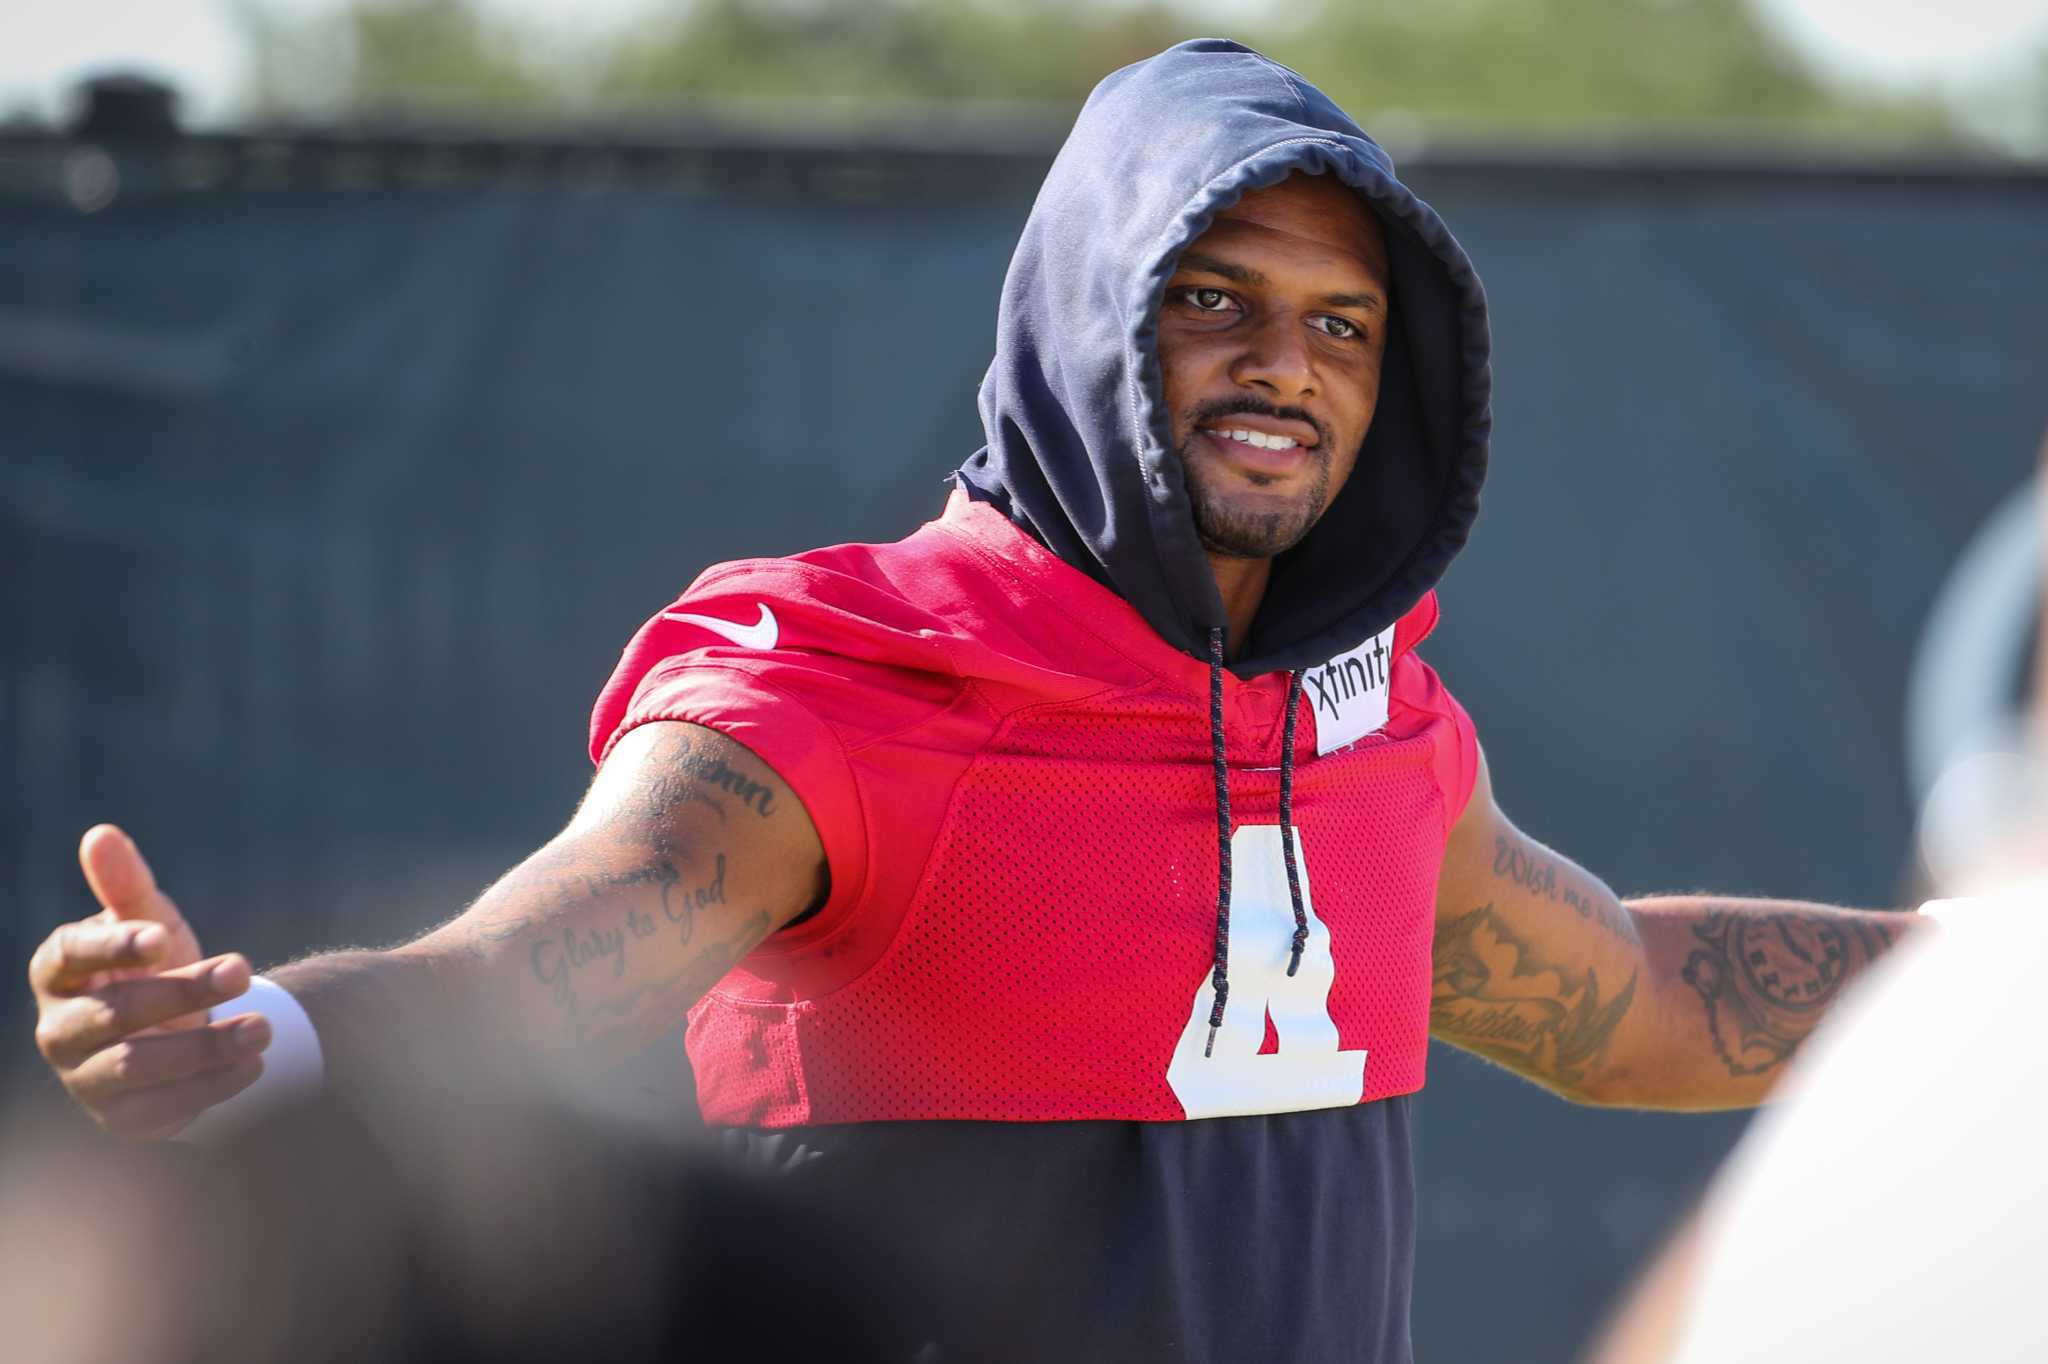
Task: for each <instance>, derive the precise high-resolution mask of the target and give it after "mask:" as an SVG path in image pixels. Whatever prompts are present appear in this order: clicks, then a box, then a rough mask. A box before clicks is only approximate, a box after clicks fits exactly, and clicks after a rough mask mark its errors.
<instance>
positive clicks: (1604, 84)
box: [242, 0, 1962, 143]
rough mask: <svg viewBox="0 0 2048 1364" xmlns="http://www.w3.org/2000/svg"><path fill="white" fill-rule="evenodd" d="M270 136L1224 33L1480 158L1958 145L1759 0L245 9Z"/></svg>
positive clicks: (372, 4) (956, 76) (824, 81)
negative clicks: (1643, 145) (1693, 144)
mask: <svg viewBox="0 0 2048 1364" xmlns="http://www.w3.org/2000/svg"><path fill="white" fill-rule="evenodd" d="M242 12H243V15H244V18H245V20H246V27H247V30H248V32H249V34H250V37H251V40H252V42H251V47H252V52H253V56H254V62H253V76H252V80H251V84H250V89H249V94H250V102H251V104H252V105H253V106H254V107H255V108H256V109H258V110H259V111H261V112H264V113H269V114H291V113H305V112H319V113H334V112H347V113H350V114H356V115H362V114H371V113H390V112H420V111H428V112H440V113H450V112H456V111H460V112H464V113H469V114H478V113H482V114H490V113H508V112H519V111H524V112H529V113H531V114H534V115H537V116H544V117H546V116H564V115H586V116H587V115H594V114H611V115H618V114H641V113H646V112H651V111H658V110H659V109H660V108H661V107H662V106H664V105H673V104H675V103H677V102H679V101H683V100H688V99H692V98H704V97H715V98H721V99H728V100H732V99H739V100H747V101H757V102H761V103H762V104H763V105H764V107H765V106H766V105H768V104H769V103H771V102H776V101H781V102H785V103H787V102H789V101H802V100H806V99H816V98H819V97H831V98H839V99H844V100H848V101H859V102H861V103H862V104H864V105H872V106H874V107H877V108H887V107H889V106H891V105H900V104H902V103H904V102H907V101H934V100H943V101H959V100H978V101H1003V102H1031V103H1040V104H1047V105H1060V106H1069V107H1071V106H1072V105H1074V104H1076V103H1078V102H1079V100H1080V99H1081V98H1082V97H1083V96H1084V95H1085V94H1086V93H1087V91H1088V89H1089V88H1090V87H1091V86H1092V85H1093V84H1094V82H1095V81H1096V80H1098V79H1100V77H1101V76H1102V75H1103V74H1104V73H1105V72H1108V71H1110V70H1113V69H1115V68H1116V67H1118V66H1120V65H1123V64H1124V63H1126V62H1130V61H1135V60H1137V59H1138V58H1140V57H1143V56H1145V55H1147V54H1149V53H1152V52H1155V51H1157V50H1159V49H1160V48H1162V47H1165V46H1166V45H1168V44H1169V43H1172V42H1175V41H1178V40H1179V39H1181V38H1185V37H1189V36H1192V35H1195V34H1199V33H1205V32H1214V31H1219V30H1220V31H1221V32H1222V33H1223V34H1224V36H1229V37H1235V38H1239V39H1242V40H1244V41H1246V42H1249V43H1251V44H1253V45H1254V46H1257V47H1259V48H1260V49H1261V50H1263V51H1266V52H1269V53H1271V54H1272V55H1273V56H1275V57H1277V58H1279V59H1280V60H1282V61H1285V62H1288V63H1289V64H1290V65H1293V66H1296V67H1298V68H1299V69H1301V70H1302V71H1304V72H1305V73H1307V74H1308V75H1310V76H1311V77H1312V78H1313V79H1315V80H1316V82H1317V83H1318V84H1320V85H1322V86H1323V88H1325V89H1326V90H1328V91H1329V92H1330V94H1331V95H1333V96H1334V97H1335V98H1336V99H1337V100H1338V101H1339V102H1340V103H1342V104H1343V105H1344V106H1345V107H1346V108H1348V109H1351V110H1353V111H1354V112H1356V113H1357V114H1359V115H1360V116H1361V118H1365V119H1367V120H1368V121H1371V120H1372V119H1373V117H1374V116H1375V115H1379V116H1382V117H1383V118H1399V117H1401V116H1402V115H1406V116H1408V125H1407V126H1409V127H1412V128H1416V129H1420V128H1428V129H1431V130H1438V129H1441V130H1445V131H1449V132H1452V133H1457V134H1469V135H1473V136H1485V137H1516V136H1529V137H1542V138H1548V137H1561V136H1579V135H1585V134H1588V133H1603V132H1604V133H1612V134H1629V133H1661V134H1667V135H1668V134H1672V133H1686V132H1697V133H1700V134H1705V135H1714V134H1718V135H1729V134H1738V135H1739V134H1742V133H1745V132H1747V133H1753V134H1755V135H1758V136H1764V135H1769V136H1787V135H1789V136H1793V137H1802V138H1813V139H1826V140H1829V141H1843V140H1849V141H1862V142H1869V143H1877V142H1890V143H1898V142H1902V141H1903V142H1943V141H1953V140H1956V139H1957V138H1959V137H1961V136H1962V134H1961V133H1960V132H1959V124H1958V123H1957V122H1956V120H1955V119H1954V118H1953V117H1952V116H1951V115H1950V113H1949V112H1948V111H1947V110H1946V109H1945V108H1944V106H1942V105H1941V104H1940V103H1939V102H1937V101H1936V100H1934V99H1933V98H1931V97H1921V96H1886V95H1878V94H1873V93H1868V92H1858V91H1850V90H1844V89H1841V88H1838V87H1836V86H1832V85H1830V84H1829V83H1827V82H1826V81H1824V80H1822V79H1821V78H1820V77H1819V76H1817V75H1816V74H1815V73H1814V72H1813V71H1811V70H1810V69H1808V67H1807V66H1805V65H1804V64H1803V63H1802V61H1801V60H1800V59H1799V58H1798V57H1797V56H1796V55H1795V54H1794V53H1793V52H1792V51H1791V49H1790V48H1789V47H1788V46H1787V45H1786V44H1785V42H1784V41H1783V40H1782V39H1781V38H1780V37H1779V36H1778V35H1777V34H1776V33H1775V32H1774V31H1773V30H1772V29H1771V28H1770V27H1769V26H1768V25H1767V24H1765V23H1764V22H1763V21H1762V20H1761V19H1760V18H1759V17H1758V15H1757V13H1756V11H1755V10H1754V8H1753V7H1752V4H1751V3H1750V0H1429V2H1428V3H1426V4H1418V3H1414V2H1413V0H1299V3H1295V4H1292V5H1287V6H1281V5H1278V4H1271V5H1266V6H1257V7H1251V8H1248V9H1246V10H1245V11H1243V13H1244V14H1245V15H1246V16H1248V17H1245V18H1243V19H1241V20H1239V21H1238V22H1233V23H1218V22H1217V21H1216V20H1215V19H1214V18H1213V17H1207V18H1205V17H1203V15H1202V14H1201V13H1199V12H1197V11H1196V10H1195V9H1194V8H1193V6H1192V5H1191V4H1189V3H1188V0H1140V2H1137V3H1130V2H1127V3H1121V4H1115V3H1111V4H1105V3H1102V0H694V3H690V4H688V5H685V6H680V7H678V8H676V9H674V10H673V11H666V12H657V13H654V14H651V15H649V16H648V17H646V18H644V19H643V20H641V21H639V22H638V23H636V24H634V25H632V26H630V27H628V28H626V29H623V30H612V29H603V28H596V29H591V30H589V31H587V32H585V33H584V34H582V35H581V36H574V35H569V34H565V33H564V32H560V31H550V30H546V29H543V28H541V27H539V26H536V25H535V24H533V23H532V22H530V21H529V22H521V21H519V20H516V19H514V18H511V17H509V16H508V15H507V14H506V13H505V12H503V11H500V10H497V9H494V8H492V7H489V6H486V5H484V4H482V3H480V0H352V2H351V3H347V4H345V5H343V6H342V7H341V8H339V9H338V10H335V11H332V12H329V13H327V14H324V15H318V16H316V17H314V18H312V19H310V20H308V19H303V18H301V19H299V20H297V21H295V22H285V21H283V20H282V19H280V18H279V17H278V16H277V15H275V14H274V13H272V12H270V11H268V10H265V9H263V8H261V6H260V3H259V0H243V11H242Z"/></svg>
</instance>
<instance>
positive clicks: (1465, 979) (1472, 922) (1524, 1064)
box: [1430, 904, 1636, 1089]
mask: <svg viewBox="0 0 2048 1364" xmlns="http://www.w3.org/2000/svg"><path fill="white" fill-rule="evenodd" d="M1635 994H1636V974H1635V973H1634V972H1631V973H1630V975H1629V978H1628V982H1627V983H1626V984H1624V985H1623V986H1622V987H1621V990H1620V992H1619V993H1618V994H1616V995H1614V996H1613V997H1612V998H1611V999H1603V998H1602V996H1601V987H1600V979H1599V975H1598V973H1597V972H1595V971H1594V970H1593V969H1592V968H1591V967H1587V968H1585V969H1584V970H1576V969H1574V968H1572V967H1569V966H1566V965H1563V964H1561V963H1557V962H1552V961H1548V960H1546V959H1545V958H1544V957H1543V956H1542V955H1541V954H1540V953H1539V952H1538V951H1537V950H1536V948H1535V947H1534V945H1533V944H1532V943H1530V942H1529V941H1528V940H1527V939H1525V938H1524V937H1522V936H1520V935H1518V934H1517V933H1516V932H1515V931H1514V929H1513V928H1512V927H1511V926H1510V925H1509V924H1508V923H1507V921H1506V920H1505V919H1503V918H1502V917H1501V916H1500V915H1499V914H1498V913H1496V912H1495V909H1494V906H1493V905H1491V904H1485V905H1481V906H1480V907H1479V908H1477V909H1475V910H1472V911H1471V912H1470V913H1467V914H1464V915H1461V916H1459V917H1458V918H1456V919H1454V920H1452V921H1451V922H1449V923H1447V924H1444V925H1443V926H1442V927H1440V928H1439V929H1438V930H1437V936H1436V949H1435V967H1434V977H1433V979H1432V982H1431V991H1430V1025H1431V1029H1432V1031H1434V1032H1435V1033H1436V1034H1437V1035H1438V1036H1440V1037H1442V1038H1443V1039H1444V1040H1445V1041H1447V1042H1454V1043H1456V1044H1458V1045H1459V1046H1463V1047H1467V1048H1469V1049H1470V1050H1473V1051H1476V1052H1479V1053H1480V1054H1481V1055H1484V1056H1489V1057H1491V1058H1493V1059H1494V1060H1496V1061H1499V1062H1501V1063H1502V1064H1503V1065H1506V1066H1508V1067H1510V1068H1511V1069H1513V1070H1516V1071H1519V1072H1521V1073H1522V1074H1524V1075H1527V1076H1529V1077H1530V1078H1532V1079H1535V1080H1538V1081H1541V1082H1546V1083H1550V1084H1552V1085H1555V1086H1557V1087H1559V1088H1564V1089H1570V1088H1572V1087H1574V1086H1576V1085H1578V1084H1579V1083H1580V1082H1582V1081H1583V1080H1585V1078H1586V1077H1587V1075H1588V1074H1589V1073H1590V1072H1591V1071H1592V1069H1593V1067H1594V1065H1595V1064H1596V1063H1597V1062H1598V1061H1599V1060H1600V1058H1601V1056H1602V1055H1603V1053H1604V1052H1605V1051H1606V1049H1607V1046H1608V1043H1609V1041H1610V1040H1611V1039H1612V1038H1613V1036H1614V1030H1615V1028H1616V1027H1617V1026H1619V1025H1620V1023H1621V1020H1622V1016H1623V1015H1624V1014H1626V1013H1627V1012H1628V1009H1629V1005H1630V1004H1632V1003H1633V1002H1634V1001H1635Z"/></svg>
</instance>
